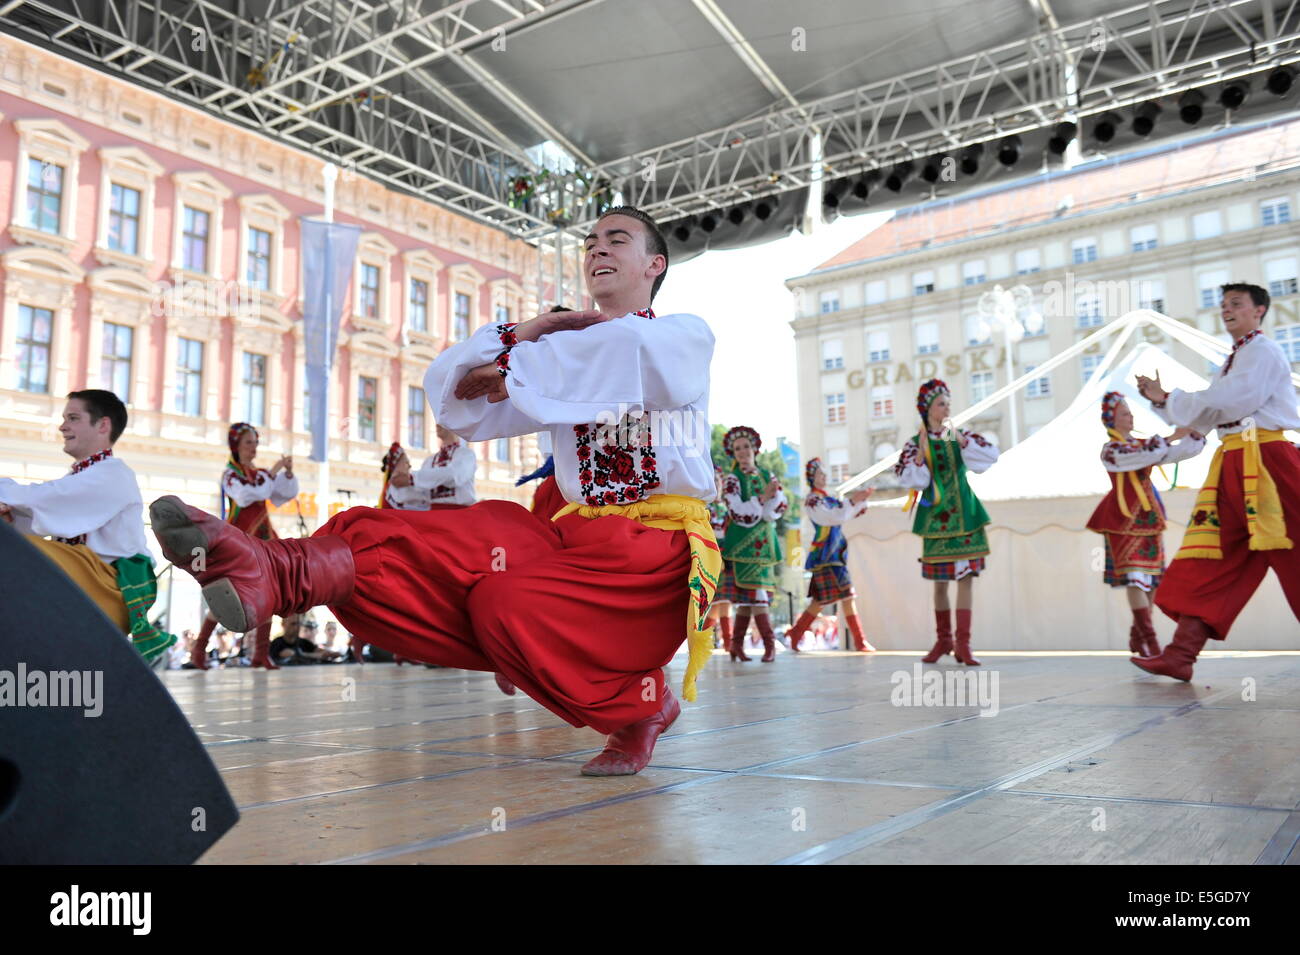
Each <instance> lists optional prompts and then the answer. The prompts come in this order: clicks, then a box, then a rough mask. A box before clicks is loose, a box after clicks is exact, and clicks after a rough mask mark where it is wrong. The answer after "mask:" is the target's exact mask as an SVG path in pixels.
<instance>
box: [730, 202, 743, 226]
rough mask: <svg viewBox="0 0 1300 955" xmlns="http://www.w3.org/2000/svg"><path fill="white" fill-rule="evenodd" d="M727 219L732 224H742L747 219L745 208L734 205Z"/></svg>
mask: <svg viewBox="0 0 1300 955" xmlns="http://www.w3.org/2000/svg"><path fill="white" fill-rule="evenodd" d="M727 221H728V222H730V223H731V224H732V225H740V224H741V223H742V222H744V221H745V210H744V209H742V208H741V207H740V206H732V208H731V211H730V212H728V213H727Z"/></svg>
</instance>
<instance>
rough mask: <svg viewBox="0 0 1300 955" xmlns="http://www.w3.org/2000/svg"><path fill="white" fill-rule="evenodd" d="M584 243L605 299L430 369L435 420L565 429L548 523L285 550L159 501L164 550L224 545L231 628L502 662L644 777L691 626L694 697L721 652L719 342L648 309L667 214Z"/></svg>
mask: <svg viewBox="0 0 1300 955" xmlns="http://www.w3.org/2000/svg"><path fill="white" fill-rule="evenodd" d="M585 249H586V254H585V258H584V275H585V278H586V282H587V288H588V290H589V292H590V294H591V295H592V296H593V297H594V298H595V300H596V303H597V304H598V305H599V311H578V312H559V313H555V312H552V313H547V314H545V315H540V316H538V317H537V318H535V319H532V320H531V321H527V322H524V323H522V324H518V325H509V324H506V325H498V326H490V325H489V326H485V327H483V328H482V329H480V330H479V331H478V332H476V333H475V334H474V335H473V336H471V337H470V338H469V339H468V340H466V341H464V342H461V343H460V344H458V345H455V346H453V347H452V348H449V349H447V350H446V351H444V352H443V353H442V354H441V355H440V356H439V357H438V359H437V360H436V361H435V362H434V363H433V365H432V366H431V367H430V368H429V371H428V373H427V375H426V376H425V391H426V392H427V394H428V397H429V402H430V405H431V406H432V408H433V411H434V415H435V417H436V419H437V420H438V421H439V422H440V423H442V424H444V425H446V426H447V427H448V428H450V429H451V430H452V431H454V432H455V433H457V434H458V435H460V436H461V437H462V438H464V439H465V440H467V441H482V440H489V439H492V438H501V437H512V436H515V435H523V434H529V433H532V432H535V431H538V430H540V429H543V428H545V429H546V430H549V431H550V432H551V437H552V442H553V445H554V453H555V469H556V478H557V481H558V483H559V485H560V489H561V491H562V492H563V493H564V496H565V498H566V499H567V500H568V501H570V502H571V503H570V504H569V505H568V506H567V507H566V508H565V509H563V510H562V511H561V512H560V514H559V515H557V519H556V520H555V521H554V523H553V524H552V525H551V526H550V527H547V526H545V525H544V524H543V523H542V522H540V521H538V520H537V519H536V518H535V517H534V516H533V515H532V514H530V513H529V512H528V511H526V510H524V509H523V508H522V507H520V506H519V505H518V504H515V503H513V502H509V501H483V502H481V503H479V504H476V505H474V506H473V507H467V508H434V509H432V510H429V511H404V510H389V509H383V510H378V509H372V508H361V507H354V508H350V509H348V510H346V511H343V512H341V513H340V514H338V515H336V516H335V517H334V518H332V519H331V520H330V521H329V522H328V523H326V524H325V526H324V527H322V528H321V529H320V530H319V531H317V533H316V534H315V535H314V536H313V537H312V538H311V539H308V540H283V541H258V540H255V539H253V538H250V537H248V536H247V535H245V534H242V533H240V532H238V531H236V530H235V529H233V528H231V527H229V526H228V525H225V524H222V523H221V522H220V521H219V520H217V519H216V518H214V517H212V516H211V515H208V514H205V513H203V512H202V511H199V510H198V509H196V508H191V507H187V506H186V505H184V504H183V503H182V502H181V501H179V500H178V499H176V498H174V497H169V498H162V499H160V500H158V501H156V502H154V504H153V506H152V508H151V513H152V516H153V527H154V533H155V534H156V535H157V536H158V539H159V541H160V542H161V543H162V545H163V548H164V551H165V552H167V553H169V554H178V555H181V554H188V553H190V552H191V550H192V549H193V548H194V547H203V548H205V549H206V555H207V560H206V566H205V567H203V568H196V569H195V570H194V574H195V576H196V577H197V578H198V579H199V581H200V582H201V583H202V584H204V593H205V594H206V595H207V597H208V601H209V604H210V605H211V606H212V607H213V609H214V611H215V612H216V613H217V615H218V616H219V617H220V618H221V620H222V621H223V622H224V623H226V624H227V625H229V626H231V627H233V628H235V629H248V627H250V626H252V625H254V624H256V623H257V622H260V621H262V620H265V619H268V618H269V617H270V616H271V615H272V614H284V613H287V612H288V613H291V612H294V611H295V610H304V609H306V608H308V607H312V606H315V605H318V604H322V603H323V604H327V605H328V606H329V607H330V609H331V611H332V612H333V614H334V616H335V617H337V618H338V619H339V621H340V622H341V623H342V624H343V626H344V627H346V628H347V629H349V630H350V631H352V632H353V633H358V634H361V635H362V636H363V637H364V639H366V640H367V641H368V642H371V643H374V644H377V645H379V646H381V647H385V648H387V649H389V650H391V651H392V652H394V653H397V654H401V655H403V656H407V657H411V658H414V659H419V660H425V661H427V662H431V663H438V664H442V665H444V666H453V667H460V668H463V669H472V670H487V671H493V672H497V673H501V674H503V675H504V676H505V677H506V678H507V679H508V680H509V682H510V683H512V684H514V685H515V686H517V687H519V689H521V690H523V691H524V692H525V693H527V694H528V695H529V696H530V697H532V698H533V699H534V700H536V701H537V702H539V703H541V704H542V705H543V706H545V707H546V708H547V709H549V710H551V711H552V712H553V713H555V714H557V715H558V716H560V717H561V718H562V719H564V720H566V721H567V722H568V723H570V724H571V725H573V726H590V727H592V728H593V729H596V730H597V731H598V732H601V733H607V734H609V739H608V740H607V741H606V745H605V749H604V751H603V752H602V753H600V755H598V756H597V757H596V758H595V759H593V760H591V761H590V762H589V763H587V764H586V765H585V766H584V767H583V769H582V772H583V773H584V774H585V775H596V776H606V775H627V774H630V773H635V772H639V771H640V770H641V769H643V768H644V767H645V766H646V765H647V764H648V763H649V761H650V757H651V753H652V751H653V749H654V744H655V740H656V739H657V738H658V736H659V735H660V734H661V733H662V732H663V731H664V730H665V729H667V728H668V726H669V725H671V724H672V722H673V721H674V720H675V719H676V718H677V716H678V714H679V712H680V706H679V704H678V703H677V700H676V698H675V696H674V695H673V694H672V692H671V691H670V690H669V689H668V687H667V685H666V683H665V681H664V675H663V667H664V666H665V665H666V664H667V663H668V661H669V660H671V659H672V657H673V655H674V653H675V652H676V650H677V649H678V647H679V646H680V645H681V643H682V641H683V639H686V638H689V641H690V648H691V655H690V661H689V663H688V666H687V672H686V680H685V693H686V697H687V699H688V700H689V699H691V698H693V696H694V682H695V676H696V675H697V674H698V672H699V670H700V669H701V668H702V667H703V665H704V663H705V662H706V661H707V660H708V658H709V657H710V656H711V654H712V640H711V636H710V634H709V632H708V631H707V630H703V629H701V627H700V622H701V620H702V618H703V617H704V615H705V613H706V612H707V610H708V607H709V604H710V602H711V600H712V597H713V591H714V588H715V587H716V585H717V578H718V575H719V573H720V571H721V563H722V562H721V555H720V554H719V552H718V548H717V543H716V541H715V540H714V537H713V531H712V529H711V528H710V526H709V518H708V512H707V509H706V508H705V506H704V502H705V501H708V500H711V499H712V498H713V496H714V493H715V485H714V476H713V465H712V462H711V461H710V457H709V435H710V429H709V426H708V423H707V413H706V409H707V407H708V395H709V362H710V360H711V358H712V354H713V334H712V333H711V332H710V331H709V328H708V326H707V325H706V324H705V323H704V322H703V321H702V320H701V319H699V318H697V317H696V316H694V315H685V314H680V315H668V316H662V317H656V316H655V314H654V312H653V311H652V310H651V308H650V302H651V299H652V298H653V296H654V293H655V292H656V291H657V290H658V287H659V285H660V284H661V282H662V280H663V275H664V273H665V271H666V270H667V267H668V254H667V244H666V243H665V242H664V239H663V236H662V234H661V233H660V232H659V230H658V227H657V226H656V225H655V223H654V221H653V220H652V219H651V218H650V217H649V216H647V215H645V214H644V213H642V212H640V211H639V210H637V209H633V208H630V207H619V208H617V209H613V210H611V211H610V212H608V213H606V214H605V215H604V216H602V217H601V218H600V220H599V221H598V222H597V223H596V224H595V226H594V228H593V230H592V232H591V233H590V234H589V235H588V236H587V237H586V241H585Z"/></svg>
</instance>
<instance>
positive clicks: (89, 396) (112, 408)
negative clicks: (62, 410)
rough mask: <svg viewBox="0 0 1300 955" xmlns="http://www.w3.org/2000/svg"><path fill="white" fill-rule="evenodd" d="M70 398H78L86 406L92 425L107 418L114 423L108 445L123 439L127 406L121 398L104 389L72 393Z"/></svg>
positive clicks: (69, 395)
mask: <svg viewBox="0 0 1300 955" xmlns="http://www.w3.org/2000/svg"><path fill="white" fill-rule="evenodd" d="M68 398H69V399H72V398H76V399H77V400H79V401H80V402H81V403H82V404H84V405H85V406H86V410H87V411H88V412H90V423H91V424H99V419H100V418H103V417H105V416H107V417H108V420H109V421H111V422H112V427H111V428H109V431H108V443H109V444H117V439H118V438H120V437H122V432H123V431H125V430H126V405H124V404H122V399H121V398H119V397H118V396H117V395H115V394H113V393H112V392H111V391H104V390H103V389H102V388H88V389H86V390H85V391H70V392H68Z"/></svg>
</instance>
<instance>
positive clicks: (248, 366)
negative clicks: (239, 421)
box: [243, 351, 266, 428]
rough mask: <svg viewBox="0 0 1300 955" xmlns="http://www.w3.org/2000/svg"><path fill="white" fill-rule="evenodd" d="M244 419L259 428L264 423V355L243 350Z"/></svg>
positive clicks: (263, 425)
mask: <svg viewBox="0 0 1300 955" xmlns="http://www.w3.org/2000/svg"><path fill="white" fill-rule="evenodd" d="M243 385H244V420H245V421H247V422H248V423H249V424H251V425H253V426H255V427H258V428H261V427H265V425H266V356H265V355H258V354H256V353H254V352H250V351H246V352H244V382H243Z"/></svg>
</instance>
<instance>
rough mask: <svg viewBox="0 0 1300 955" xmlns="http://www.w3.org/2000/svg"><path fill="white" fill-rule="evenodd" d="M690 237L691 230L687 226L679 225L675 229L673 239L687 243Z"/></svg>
mask: <svg viewBox="0 0 1300 955" xmlns="http://www.w3.org/2000/svg"><path fill="white" fill-rule="evenodd" d="M690 237H691V230H690V228H689V227H687V226H684V225H679V226H678V227H677V228H676V229H673V238H674V239H676V240H677V241H678V242H685V241H687V240H688V239H690Z"/></svg>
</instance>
